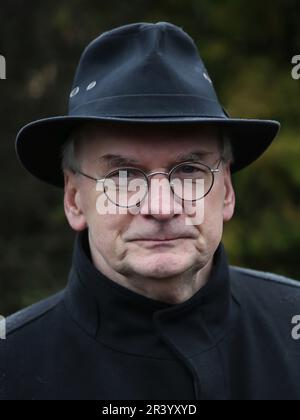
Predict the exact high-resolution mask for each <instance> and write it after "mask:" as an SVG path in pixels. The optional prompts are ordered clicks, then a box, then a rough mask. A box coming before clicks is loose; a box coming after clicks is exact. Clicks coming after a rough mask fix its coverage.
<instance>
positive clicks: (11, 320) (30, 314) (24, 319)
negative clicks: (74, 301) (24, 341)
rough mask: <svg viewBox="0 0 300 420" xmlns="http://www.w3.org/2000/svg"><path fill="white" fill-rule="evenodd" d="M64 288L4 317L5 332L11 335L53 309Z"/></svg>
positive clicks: (61, 297) (59, 299) (60, 298)
mask: <svg viewBox="0 0 300 420" xmlns="http://www.w3.org/2000/svg"><path fill="white" fill-rule="evenodd" d="M63 295H64V290H62V291H60V292H59V293H56V294H55V295H52V296H50V297H48V298H46V299H44V300H41V301H39V302H37V303H35V304H33V305H31V306H29V307H27V308H25V309H22V310H20V311H18V312H16V313H14V314H12V315H10V316H8V317H7V318H6V334H7V335H11V334H13V333H14V332H16V331H18V330H20V329H21V328H23V327H25V326H27V325H28V324H30V323H32V322H34V321H36V320H37V319H39V318H41V317H42V316H44V315H46V314H47V313H48V312H50V311H51V310H52V309H54V308H55V307H56V306H57V305H58V304H59V303H60V302H61V301H62V299H63Z"/></svg>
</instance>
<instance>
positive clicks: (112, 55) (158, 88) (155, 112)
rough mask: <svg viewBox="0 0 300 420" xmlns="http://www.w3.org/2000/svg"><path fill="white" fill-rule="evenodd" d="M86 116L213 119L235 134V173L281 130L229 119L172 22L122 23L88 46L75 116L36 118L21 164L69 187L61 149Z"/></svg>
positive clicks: (75, 91)
mask: <svg viewBox="0 0 300 420" xmlns="http://www.w3.org/2000/svg"><path fill="white" fill-rule="evenodd" d="M87 121H114V122H115V123H121V124H122V123H124V122H126V123H142V124H165V123H168V124H169V123H174V124H207V123H213V124H215V125H218V126H220V127H221V128H223V129H224V130H225V131H226V133H227V135H228V136H229V138H230V139H231V142H232V147H233V153H234V158H235V161H234V163H233V165H232V172H236V171H238V170H240V169H242V168H244V167H246V166H248V165H249V164H250V163H252V162H253V161H255V160H256V159H257V158H258V157H259V156H260V155H261V154H262V153H263V152H264V151H265V150H266V149H267V147H268V146H269V145H270V144H271V142H272V141H273V139H274V138H275V136H276V135H277V133H278V131H279V128H280V124H279V123H278V122H276V121H270V120H255V119H233V118H230V117H229V116H228V114H227V113H226V112H225V111H224V109H223V108H222V106H221V105H220V103H219V100H218V98H217V95H216V92H215V90H214V87H213V83H212V81H211V79H210V77H209V75H208V73H207V70H206V68H205V66H204V64H203V61H202V60H201V58H200V56H199V53H198V50H197V47H196V45H195V43H194V41H193V39H192V38H191V37H190V36H189V35H188V34H186V33H185V32H184V31H183V29H181V28H179V27H177V26H175V25H172V24H170V23H166V22H159V23H155V24H152V23H136V24H131V25H126V26H122V27H119V28H116V29H113V30H111V31H108V32H105V33H103V34H102V35H101V36H99V37H98V38H97V39H95V40H94V41H93V42H92V43H91V44H89V45H88V46H87V48H86V49H85V50H84V52H83V54H82V56H81V59H80V62H79V65H78V68H77V71H76V74H75V79H74V82H73V87H72V91H71V93H70V101H69V113H68V115H66V116H57V117H52V118H45V119H42V120H38V121H34V122H32V123H30V124H28V125H26V126H25V127H23V128H22V129H21V130H20V132H19V133H18V135H17V140H16V151H17V155H18V157H19V159H20V161H21V163H22V164H23V165H24V166H25V168H26V169H27V170H28V171H29V172H31V173H32V174H33V175H35V176H36V177H38V178H40V179H42V180H44V181H46V182H48V183H50V184H53V185H57V186H60V187H62V186H63V174H62V170H61V149H62V146H63V144H64V143H65V141H66V139H67V137H68V135H69V133H70V132H71V130H73V129H74V128H75V127H76V126H77V125H78V124H81V123H83V122H87Z"/></svg>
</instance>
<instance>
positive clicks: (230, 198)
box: [223, 165, 235, 222]
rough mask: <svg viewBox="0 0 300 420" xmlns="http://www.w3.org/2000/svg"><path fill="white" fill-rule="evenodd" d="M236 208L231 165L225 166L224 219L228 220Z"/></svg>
mask: <svg viewBox="0 0 300 420" xmlns="http://www.w3.org/2000/svg"><path fill="white" fill-rule="evenodd" d="M234 209H235V192H234V189H233V185H232V180H231V172H230V165H227V166H226V168H224V203H223V220H224V222H228V221H229V220H230V219H231V218H232V216H233V214H234Z"/></svg>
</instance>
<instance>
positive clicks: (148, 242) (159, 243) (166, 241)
mask: <svg viewBox="0 0 300 420" xmlns="http://www.w3.org/2000/svg"><path fill="white" fill-rule="evenodd" d="M186 239H191V238H187V237H179V238H166V239H157V238H152V239H143V238H141V239H136V240H134V241H131V242H135V243H139V244H143V245H149V246H162V245H173V244H175V243H176V242H178V241H182V240H186Z"/></svg>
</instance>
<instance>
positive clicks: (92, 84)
mask: <svg viewBox="0 0 300 420" xmlns="http://www.w3.org/2000/svg"><path fill="white" fill-rule="evenodd" d="M96 84H97V82H96V80H94V81H93V82H91V83H90V84H89V85H88V86H87V88H86V90H92V89H94V87H95V86H96Z"/></svg>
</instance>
